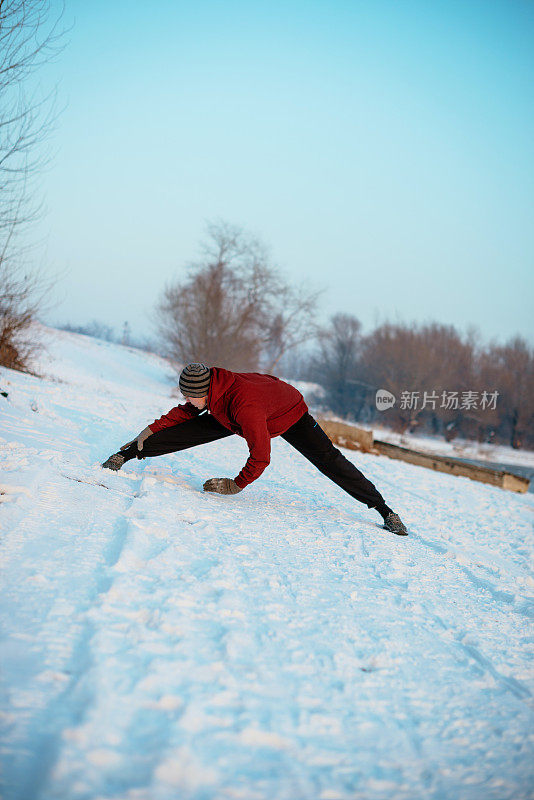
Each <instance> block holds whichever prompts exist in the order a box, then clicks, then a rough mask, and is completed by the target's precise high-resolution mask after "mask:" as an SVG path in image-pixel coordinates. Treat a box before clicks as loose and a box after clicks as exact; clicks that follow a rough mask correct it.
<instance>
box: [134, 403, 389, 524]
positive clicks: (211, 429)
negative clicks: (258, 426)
mask: <svg viewBox="0 0 534 800" xmlns="http://www.w3.org/2000/svg"><path fill="white" fill-rule="evenodd" d="M225 436H233V433H232V431H229V430H228V428H225V427H224V426H223V425H221V424H220V422H217V420H216V419H215V418H214V417H212V416H211V414H201V415H199V416H198V417H194V418H193V419H190V420H187V421H186V422H181V423H180V424H179V425H173V426H171V427H170V428H163V429H162V430H161V431H157V432H156V433H153V434H152V435H151V436H149V437H148V439H145V441H144V443H143V449H142V450H141V451H140V452H138V450H137V443H134V444H133V445H130V447H129V448H128V449H127V450H122V451H121V452H122V455H123V456H124V457H125V458H126V460H129V459H130V458H152V457H153V456H162V455H165V454H166V453H175V452H177V451H179V450H187V449H188V448H189V447H196V446H197V445H199V444H207V443H208V442H214V441H216V440H217V439H223V438H224V437H225ZM282 438H283V439H285V440H286V442H289V444H290V445H292V446H293V447H294V448H295V449H296V450H298V451H299V453H302V455H303V456H305V457H306V458H307V459H308V461H311V463H312V464H313V465H314V466H315V467H317V469H318V470H319V471H320V472H322V473H323V475H326V476H327V478H330V480H332V481H334V483H337V485H338V486H340V487H341V489H344V490H345V491H346V492H348V493H349V494H350V495H351V497H354V499H355V500H358V501H359V502H360V503H364V504H365V505H366V506H369V508H376V509H377V510H379V511H380V512H381V513H382V512H383V511H384V510H385V509H388V506H386V504H385V501H384V498H383V497H382V495H381V494H380V492H379V491H378V490H377V489H376V487H375V486H374V484H372V483H371V481H369V480H368V479H367V478H366V477H365V475H364V474H363V473H362V472H360V470H359V469H357V468H356V467H355V466H354V464H352V463H351V462H350V461H349V460H348V459H347V458H345V456H344V455H343V454H342V453H341V452H340V451H339V450H338V449H337V447H334V445H333V444H332V442H331V441H330V439H329V438H328V436H327V435H326V433H325V432H324V431H323V429H322V428H321V427H320V426H319V424H318V423H317V422H316V421H315V420H314V418H313V417H312V416H311V414H308V413H306V414H303V416H302V417H301V418H300V419H299V420H298V422H296V423H295V424H294V425H292V426H291V427H290V428H288V430H287V431H286V432H285V433H283V434H282ZM388 510H389V509H388Z"/></svg>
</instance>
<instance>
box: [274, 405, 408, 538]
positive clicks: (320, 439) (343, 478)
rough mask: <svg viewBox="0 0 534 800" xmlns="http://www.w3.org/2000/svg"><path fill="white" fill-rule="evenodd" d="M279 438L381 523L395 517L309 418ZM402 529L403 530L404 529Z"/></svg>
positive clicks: (303, 418) (364, 478) (303, 419)
mask: <svg viewBox="0 0 534 800" xmlns="http://www.w3.org/2000/svg"><path fill="white" fill-rule="evenodd" d="M282 438H283V439H285V440H286V442H289V444H290V445H292V446H293V447H294V448H295V449H296V450H298V451H299V453H302V455H303V456H305V457H306V458H307V459H308V461H311V463H312V464H313V465H314V466H316V467H317V469H318V470H319V471H320V472H322V473H323V475H326V476H327V477H328V478H330V479H331V480H333V481H334V483H337V485H338V486H339V487H341V489H344V490H345V491H346V492H348V494H350V495H351V497H354V499H355V500H358V501H359V502H360V503H364V504H365V505H366V506H368V507H369V508H376V510H377V511H378V513H379V514H380V515H381V516H382V518H383V519H384V521H386V520H387V518H388V516H389V515H390V514H393V515H394V516H395V517H396V516H397V515H396V514H395V512H394V511H393V509H391V508H390V507H389V506H388V505H386V501H385V500H384V498H383V497H382V495H381V494H380V492H379V491H378V489H377V488H376V486H375V485H374V484H373V483H371V481H370V480H368V479H367V478H366V477H365V475H364V474H363V473H362V472H360V470H359V469H357V468H356V467H355V466H354V464H352V463H351V462H350V461H349V460H348V459H347V458H345V456H344V455H343V453H341V452H340V451H339V450H338V449H337V447H334V445H333V444H332V442H331V441H330V439H329V438H328V436H327V435H326V433H325V432H324V431H323V429H322V428H321V427H320V426H319V423H318V422H316V420H314V418H313V417H312V416H311V414H308V413H306V414H304V415H303V416H302V417H301V418H300V419H299V420H298V422H296V423H295V424H294V425H292V426H291V428H289V429H288V430H287V431H286V432H285V433H283V434H282ZM401 525H402V523H401ZM402 527H403V528H404V526H402ZM390 529H391V528H390ZM393 532H394V533H399V532H402V531H401V530H399V531H393Z"/></svg>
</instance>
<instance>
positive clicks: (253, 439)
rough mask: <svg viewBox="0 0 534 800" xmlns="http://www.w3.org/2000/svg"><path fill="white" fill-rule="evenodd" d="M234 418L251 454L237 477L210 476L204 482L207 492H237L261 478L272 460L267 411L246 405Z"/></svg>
mask: <svg viewBox="0 0 534 800" xmlns="http://www.w3.org/2000/svg"><path fill="white" fill-rule="evenodd" d="M234 418H235V421H236V422H237V423H238V424H239V427H240V428H241V430H242V431H243V436H244V438H245V439H246V442H247V444H248V449H249V453H250V455H249V457H248V459H247V462H246V464H245V466H244V467H243V469H242V470H241V472H240V473H239V475H237V477H236V478H210V479H209V480H207V481H206V482H205V484H204V491H206V492H218V493H219V494H237V493H238V492H240V491H241V490H242V489H244V488H245V486H248V484H249V483H252V481H255V480H256V478H259V477H260V475H261V473H262V472H263V470H264V469H265V468H266V467H268V466H269V463H270V461H271V437H270V435H269V430H268V428H267V419H266V417H265V412H264V411H263V410H262V409H261V408H258V406H255V405H246V406H243V407H242V408H241V409H239V411H238V412H237V413H236V414H235V417H234Z"/></svg>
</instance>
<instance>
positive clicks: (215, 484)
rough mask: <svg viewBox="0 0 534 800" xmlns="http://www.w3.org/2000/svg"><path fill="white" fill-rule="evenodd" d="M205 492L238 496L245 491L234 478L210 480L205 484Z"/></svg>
mask: <svg viewBox="0 0 534 800" xmlns="http://www.w3.org/2000/svg"><path fill="white" fill-rule="evenodd" d="M204 491H205V492H218V494H237V493H238V492H241V491H243V490H242V489H240V487H239V486H238V485H237V483H236V482H235V481H234V479H233V478H210V479H209V481H206V483H205V484H204Z"/></svg>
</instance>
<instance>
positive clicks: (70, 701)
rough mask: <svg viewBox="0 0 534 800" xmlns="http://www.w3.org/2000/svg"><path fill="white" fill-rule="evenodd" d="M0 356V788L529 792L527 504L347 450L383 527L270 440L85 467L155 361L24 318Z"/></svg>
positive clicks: (264, 797)
mask: <svg viewBox="0 0 534 800" xmlns="http://www.w3.org/2000/svg"><path fill="white" fill-rule="evenodd" d="M43 333H44V335H45V337H46V341H47V348H48V354H47V355H46V357H44V358H43V361H42V364H41V366H40V371H41V373H42V374H44V375H45V376H46V377H44V378H36V377H33V376H29V375H23V374H19V373H15V372H11V371H8V370H5V369H0V386H1V388H2V389H4V390H6V391H8V393H9V396H8V398H4V397H0V469H1V475H0V492H3V494H0V500H2V501H3V502H0V546H1V560H2V595H1V596H2V600H1V608H0V617H1V639H0V650H1V661H2V664H1V667H2V670H1V672H2V692H1V709H0V710H1V714H0V722H1V725H2V736H1V739H2V770H1V776H2V777H1V781H2V793H1V794H2V797H3V798H4V800H30V799H31V800H104V798H105V799H106V800H108V799H109V800H111V798H117V799H119V798H120V800H256V799H257V800H304V799H306V800H357V799H361V800H392V799H393V798H395V799H397V798H398V800H414V798H436V799H437V798H439V799H440V800H445V798H455V800H475V799H477V800H478V798H485V799H488V800H489V799H490V798H494V799H495V800H504V799H505V798H514V800H520V799H521V798H525V799H526V798H529V797H532V791H533V786H534V724H533V723H534V699H533V693H534V675H533V670H532V650H533V647H532V645H533V641H534V631H533V629H532V615H533V608H534V604H533V602H532V598H533V595H534V579H533V576H532V564H533V554H534V537H533V522H534V497H533V495H531V494H530V495H515V494H512V493H509V492H505V491H503V490H501V489H498V488H495V487H491V486H487V485H484V484H479V483H475V482H473V481H470V480H468V479H466V478H455V477H452V476H448V475H445V474H442V473H434V472H431V471H428V470H425V469H422V468H420V467H415V466H411V465H408V464H404V463H402V462H395V461H391V460H389V459H387V458H380V457H377V456H371V455H364V454H360V453H356V452H351V451H347V452H346V455H347V457H348V458H349V459H351V460H353V461H354V463H355V464H356V465H357V466H358V467H359V468H361V469H362V471H363V472H364V473H365V474H366V475H368V476H369V477H370V479H371V480H373V482H374V483H376V485H377V487H378V488H379V490H380V491H381V492H382V493H383V494H384V496H385V498H386V502H388V504H389V505H391V506H393V507H394V508H395V509H396V510H398V511H399V513H400V514H401V516H402V517H403V519H405V521H406V523H407V524H408V526H409V528H410V536H409V537H408V538H400V537H395V536H392V535H391V534H388V533H386V532H385V531H384V530H383V529H382V528H381V526H380V522H381V521H380V518H379V517H378V515H376V514H375V512H372V511H369V510H368V509H367V508H365V507H364V506H361V505H358V504H356V503H355V502H354V501H353V500H351V498H350V497H349V496H348V495H345V494H344V493H343V492H341V490H339V489H338V488H337V487H336V486H335V485H334V484H333V483H331V482H329V481H328V480H327V479H326V478H324V477H323V476H322V475H320V474H319V473H318V472H317V471H316V470H315V469H314V468H313V467H312V466H311V465H310V464H309V463H308V462H306V461H305V460H304V459H303V458H302V457H301V456H300V455H299V454H298V453H296V452H295V451H293V450H292V449H291V448H290V447H289V445H287V444H286V443H285V442H284V441H282V440H281V439H275V440H274V441H273V457H272V462H271V465H270V467H269V468H268V470H266V472H265V473H264V474H263V476H262V477H261V478H260V479H259V480H258V481H257V482H255V483H254V484H252V485H251V486H249V487H248V488H247V489H246V490H245V491H244V492H242V493H241V494H239V495H236V496H234V497H223V496H219V495H212V494H204V493H203V492H202V483H203V481H204V480H205V479H206V478H209V477H213V476H218V475H230V476H233V475H235V474H237V472H238V471H239V469H240V467H241V466H242V465H243V463H244V461H245V458H246V455H247V448H246V444H245V442H244V441H243V440H241V439H239V438H238V437H232V438H229V439H226V440H224V441H222V442H216V443H214V444H211V445H206V446H204V447H201V448H196V449H193V450H189V451H187V452H184V453H182V454H176V455H171V456H166V457H162V458H160V459H153V460H151V461H149V460H146V461H140V462H130V463H128V464H127V468H126V469H125V470H124V471H123V472H120V473H118V474H113V473H110V472H109V471H103V470H101V468H100V466H99V464H100V462H101V461H102V460H104V458H105V457H107V456H108V455H109V454H110V453H111V452H114V451H115V450H116V449H117V448H118V446H119V445H120V444H122V443H124V442H125V441H128V440H129V439H131V438H132V436H133V435H135V434H136V433H137V432H139V431H140V430H141V429H142V428H143V427H145V425H146V424H148V423H149V422H151V421H152V420H153V419H154V418H156V417H158V416H160V415H161V414H162V413H164V412H166V411H168V409H169V408H170V407H171V406H172V405H174V404H175V400H174V399H172V398H171V391H172V388H173V382H172V374H171V370H170V368H169V366H168V365H167V363H166V362H165V361H164V360H163V359H160V358H158V357H156V356H153V355H150V354H147V353H142V352H139V351H135V350H131V349H128V348H124V347H121V346H119V345H114V344H109V343H105V342H99V341H96V340H92V339H89V338H87V337H84V336H79V335H75V334H70V333H65V332H60V331H54V330H51V329H43Z"/></svg>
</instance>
